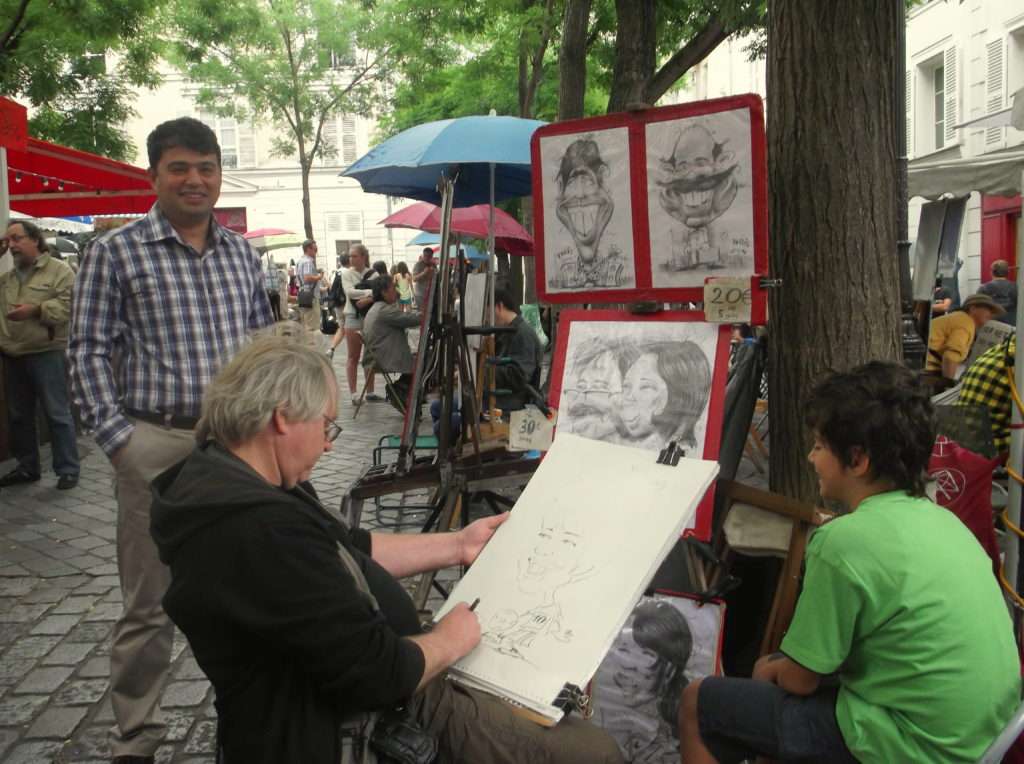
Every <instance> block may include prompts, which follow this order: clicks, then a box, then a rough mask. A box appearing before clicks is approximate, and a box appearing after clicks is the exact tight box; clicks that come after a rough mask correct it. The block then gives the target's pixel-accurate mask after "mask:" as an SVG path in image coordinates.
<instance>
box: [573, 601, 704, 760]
mask: <svg viewBox="0 0 1024 764" xmlns="http://www.w3.org/2000/svg"><path fill="white" fill-rule="evenodd" d="M722 610H723V606H721V605H718V604H714V603H709V604H707V605H703V606H702V605H700V603H699V602H697V601H696V600H692V599H689V598H686V597H671V596H665V595H660V594H659V595H655V596H654V597H641V599H640V601H639V602H638V603H637V606H636V607H635V608H634V609H633V612H632V613H631V614H630V616H629V619H628V620H627V621H626V623H625V624H624V625H623V627H622V630H621V631H620V632H619V635H618V637H616V639H615V642H614V644H613V645H612V647H611V649H610V650H609V651H608V654H607V655H606V656H605V658H604V660H603V661H602V662H601V667H600V668H599V669H598V671H597V674H596V675H595V676H594V683H593V687H592V690H591V705H592V707H593V709H594V716H593V718H592V722H593V723H594V724H597V725H598V726H600V727H603V728H604V730H605V731H606V732H608V733H609V734H610V735H611V736H612V737H613V738H615V742H616V743H618V744H619V748H620V749H621V751H622V755H623V758H624V759H625V760H626V762H627V763H628V764H677V763H678V761H679V728H678V727H679V725H678V720H679V700H680V696H681V695H682V692H683V689H685V687H686V685H688V684H689V683H690V682H692V681H693V680H695V679H699V678H701V677H705V676H709V675H712V674H716V673H718V660H719V645H720V643H721V635H722Z"/></svg>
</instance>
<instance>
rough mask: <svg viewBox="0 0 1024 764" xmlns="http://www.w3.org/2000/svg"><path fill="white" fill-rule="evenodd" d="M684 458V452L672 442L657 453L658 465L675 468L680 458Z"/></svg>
mask: <svg viewBox="0 0 1024 764" xmlns="http://www.w3.org/2000/svg"><path fill="white" fill-rule="evenodd" d="M684 456H686V451H685V450H683V449H682V448H680V447H679V446H678V445H677V444H676V442H675V441H674V440H673V441H671V442H670V443H669V444H668V445H667V446H666V447H665V448H663V449H661V451H659V452H658V464H668V465H670V466H672V467H675V466H676V465H677V464H679V460H680V458H682V457H684Z"/></svg>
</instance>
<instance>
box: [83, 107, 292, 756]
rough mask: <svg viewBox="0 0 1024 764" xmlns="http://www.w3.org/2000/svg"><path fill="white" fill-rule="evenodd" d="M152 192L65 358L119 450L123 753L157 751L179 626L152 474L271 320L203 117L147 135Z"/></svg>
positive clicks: (113, 452)
mask: <svg viewBox="0 0 1024 764" xmlns="http://www.w3.org/2000/svg"><path fill="white" fill-rule="evenodd" d="M147 149H148V152H149V174H150V178H151V179H152V181H153V187H154V189H155V190H156V196H157V201H156V204H155V205H153V208H152V209H151V210H150V211H149V214H148V215H146V217H145V218H143V219H142V220H139V221H136V222H134V223H132V224H130V225H127V226H125V227H123V228H120V229H118V230H116V231H113V232H111V233H110V234H107V235H106V236H104V237H102V238H101V239H99V240H97V241H96V242H95V243H94V244H93V246H92V247H91V248H90V249H89V250H88V253H87V254H86V256H85V257H84V259H83V261H82V267H81V270H80V271H79V273H78V280H77V283H76V285H75V297H74V305H73V310H72V318H71V336H70V342H69V344H68V358H69V360H70V364H71V380H72V388H73V392H74V398H75V403H76V404H77V405H78V406H79V408H80V409H81V412H82V416H83V417H84V419H85V422H86V424H87V425H88V426H89V428H90V429H91V430H92V431H93V434H94V436H95V438H96V442H97V443H98V444H99V446H100V448H102V449H103V451H104V452H105V453H106V454H107V456H108V457H109V458H110V461H111V463H112V464H113V466H114V473H115V478H116V484H115V486H116V494H117V505H118V517H117V524H118V527H117V564H118V573H119V575H120V579H121V591H122V594H123V596H124V608H123V612H122V614H121V618H120V619H119V620H118V622H117V624H116V625H115V627H114V634H113V644H112V646H111V652H110V687H111V690H110V699H111V704H112V706H113V711H114V719H115V725H114V727H113V728H112V729H111V749H112V752H113V757H114V759H113V760H114V762H121V764H130V763H131V764H139V763H144V762H152V761H153V756H154V754H155V752H156V749H157V746H158V745H159V743H160V741H161V740H162V739H163V736H164V733H165V730H166V727H165V725H164V723H163V721H162V719H161V718H160V713H159V701H160V695H161V693H162V691H163V688H164V685H165V684H166V681H167V674H168V669H169V668H170V660H171V641H172V637H173V634H174V626H173V624H172V623H171V621H170V619H168V617H167V615H166V614H165V613H164V611H163V607H162V606H161V599H162V598H163V595H164V592H166V590H167V586H168V584H169V582H170V572H169V570H168V569H167V567H165V566H164V565H163V564H162V563H161V562H160V559H159V557H158V556H157V550H156V546H155V545H154V544H153V540H152V538H151V537H150V534H149V510H150V504H151V498H150V493H149V484H150V482H151V481H152V480H153V478H155V477H156V476H157V475H159V474H160V473H161V472H163V471H164V470H166V469H168V468H170V467H171V466H173V465H174V464H176V463H177V462H179V461H181V460H182V459H184V458H185V457H186V456H188V454H189V453H190V452H191V451H192V449H193V448H194V446H195V441H194V438H193V434H192V430H193V428H194V427H195V423H196V420H197V418H198V416H199V413H200V401H201V400H202V397H203V392H204V390H205V388H206V386H207V384H208V383H209V382H210V380H211V379H213V377H214V376H215V375H216V374H217V372H218V371H219V370H220V368H221V367H222V366H223V365H224V364H225V363H227V361H228V360H229V359H230V358H231V356H232V355H233V354H234V353H235V351H236V350H238V349H239V347H240V346H241V345H242V344H243V343H244V342H245V341H246V340H247V338H248V337H249V335H251V334H252V333H253V332H255V331H256V330H259V329H262V328H263V327H265V326H268V325H270V324H271V323H272V322H273V319H272V316H271V312H270V305H269V303H268V301H267V292H266V289H265V284H264V279H263V274H262V273H261V270H260V260H259V256H258V255H257V254H256V252H255V251H254V250H253V249H252V248H251V247H250V246H249V244H248V242H246V241H245V239H243V238H242V237H241V236H240V235H238V234H236V233H234V232H233V231H229V230H227V229H226V228H223V227H221V226H220V225H218V224H217V222H216V221H215V220H214V218H213V207H214V205H215V204H216V203H217V199H218V197H219V196H220V186H221V164H220V147H219V146H218V145H217V138H216V136H215V135H214V133H213V131H212V130H210V128H208V127H207V126H206V125H204V124H203V123H201V122H199V121H198V120H195V119H190V118H181V119H176V120H172V121H170V122H165V123H163V124H161V125H159V126H158V127H157V128H156V129H155V130H154V131H153V132H152V133H150V135H149V138H148V139H147Z"/></svg>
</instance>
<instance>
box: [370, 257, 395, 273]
mask: <svg viewBox="0 0 1024 764" xmlns="http://www.w3.org/2000/svg"><path fill="white" fill-rule="evenodd" d="M371 267H372V268H373V269H374V270H375V271H377V273H379V274H380V275H381V276H389V275H391V274H389V273H388V264H387V263H386V262H385V261H383V260H378V261H377V262H375V263H374V264H373V265H372V266H371Z"/></svg>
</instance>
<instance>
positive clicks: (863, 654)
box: [782, 491, 1020, 764]
mask: <svg viewBox="0 0 1024 764" xmlns="http://www.w3.org/2000/svg"><path fill="white" fill-rule="evenodd" d="M806 565H807V573H806V576H805V579H804V588H803V592H802V593H801V595H800V599H799V601H798V602H797V606H796V613H795V614H794V616H793V623H792V625H791V626H790V628H789V632H788V633H787V634H786V638H785V639H784V640H783V642H782V651H783V652H784V653H785V654H786V655H788V656H789V657H790V658H792V659H793V660H795V661H796V662H797V663H799V664H801V665H802V666H804V667H806V668H808V669H810V670H811V671H815V672H818V673H820V674H830V673H833V672H836V671H838V672H839V679H840V683H841V687H840V690H839V697H838V700H837V701H836V718H837V720H838V722H839V727H840V729H841V730H842V733H843V739H844V740H845V741H846V744H847V746H848V747H849V748H850V750H851V751H852V752H853V754H854V755H855V756H856V757H857V758H858V759H859V760H860V761H863V762H886V763H890V762H901V763H903V762H928V763H929V764H937V763H938V762H974V761H977V759H978V758H979V756H980V755H981V754H982V752H984V750H985V748H986V747H987V746H988V745H989V744H990V743H991V742H992V741H993V740H994V739H995V737H996V735H998V734H999V732H1000V730H1001V729H1002V728H1003V726H1004V725H1005V724H1006V722H1007V721H1008V720H1009V719H1010V716H1011V715H1012V714H1013V712H1014V710H1015V709H1016V707H1017V705H1018V703H1019V699H1020V662H1019V660H1018V658H1017V649H1016V646H1015V644H1014V641H1013V628H1012V626H1011V623H1010V617H1009V614H1008V613H1007V610H1006V605H1005V604H1004V602H1003V598H1002V595H1001V593H1000V591H999V586H998V584H997V583H996V579H995V577H994V576H993V575H992V561H991V560H990V559H989V558H988V557H987V556H986V555H985V552H984V551H983V550H982V548H981V545H980V544H978V542H977V540H976V539H975V538H974V536H973V535H972V534H971V532H970V531H969V530H968V529H967V528H966V526H964V525H963V523H961V522H960V520H959V519H958V518H957V517H956V515H954V514H953V513H952V512H950V511H948V510H946V509H943V508H942V507H938V506H936V505H934V504H932V503H931V502H930V501H928V500H927V499H915V498H913V497H911V496H910V495H908V494H906V493H905V492H902V491H894V492H891V493H883V494H878V495H876V496H872V497H870V498H868V499H866V500H865V501H863V502H862V503H861V504H860V506H859V507H857V510H856V511H855V512H854V513H852V514H850V515H847V516H845V517H840V518H837V519H836V520H833V521H832V522H830V523H828V524H827V525H825V526H824V527H823V528H820V529H819V530H818V531H817V532H815V534H814V536H813V537H812V539H811V542H810V544H808V547H807V559H806Z"/></svg>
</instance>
